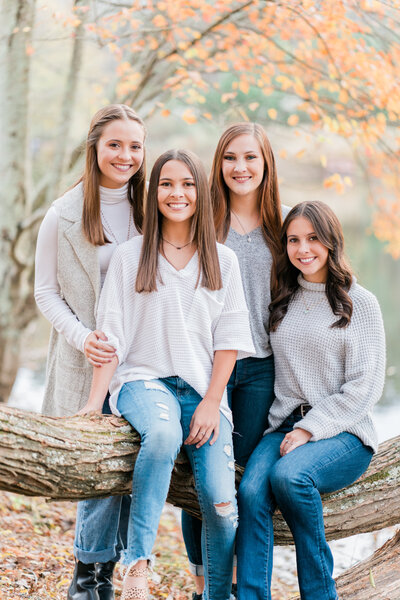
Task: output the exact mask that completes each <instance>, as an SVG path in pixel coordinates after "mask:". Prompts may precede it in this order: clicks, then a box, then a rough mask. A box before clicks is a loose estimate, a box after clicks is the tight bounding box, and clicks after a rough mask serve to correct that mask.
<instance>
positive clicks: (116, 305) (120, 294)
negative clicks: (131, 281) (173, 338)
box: [96, 248, 134, 364]
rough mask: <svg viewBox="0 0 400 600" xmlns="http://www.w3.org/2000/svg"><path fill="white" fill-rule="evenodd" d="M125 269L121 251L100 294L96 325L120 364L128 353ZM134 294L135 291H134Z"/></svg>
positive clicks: (113, 259)
mask: <svg viewBox="0 0 400 600" xmlns="http://www.w3.org/2000/svg"><path fill="white" fill-rule="evenodd" d="M124 288H125V285H124V269H123V261H122V256H121V252H120V249H119V248H117V249H116V250H115V251H114V254H113V256H112V258H111V262H110V266H109V267H108V270H107V275H106V278H105V281H104V285H103V288H102V290H101V294H100V300H99V305H98V309H97V318H96V325H97V328H98V329H101V331H103V332H104V333H105V334H106V336H107V339H108V342H107V343H109V344H111V346H113V347H114V348H115V351H116V354H117V357H118V362H119V364H121V363H122V362H124V360H125V357H126V352H127V345H126V337H125V326H124V322H125V314H124V294H125V290H124ZM131 293H132V294H134V289H132V292H131Z"/></svg>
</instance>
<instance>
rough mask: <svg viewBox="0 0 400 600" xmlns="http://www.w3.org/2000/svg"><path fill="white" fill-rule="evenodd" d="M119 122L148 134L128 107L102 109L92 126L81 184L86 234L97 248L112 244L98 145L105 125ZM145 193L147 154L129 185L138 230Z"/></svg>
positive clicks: (141, 223)
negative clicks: (103, 214)
mask: <svg viewBox="0 0 400 600" xmlns="http://www.w3.org/2000/svg"><path fill="white" fill-rule="evenodd" d="M118 119H121V120H123V121H126V120H128V119H130V120H132V121H136V122H137V123H139V125H141V127H143V131H144V134H146V128H145V126H144V123H143V121H142V119H141V118H140V117H139V116H138V115H137V114H136V113H135V111H134V110H133V108H131V107H130V106H127V105H126V104H109V105H108V106H105V107H104V108H101V109H100V110H98V111H97V113H96V114H95V115H94V117H93V119H92V121H91V123H90V128H89V132H88V135H87V139H86V161H85V169H84V171H83V175H82V177H81V179H80V180H79V181H82V182H83V212H82V227H83V232H84V234H85V236H86V238H87V239H88V240H89V242H90V243H91V244H93V245H94V246H103V245H104V244H107V243H108V241H109V240H107V238H106V236H105V235H104V231H103V225H102V222H101V214H100V192H99V185H100V169H99V165H98V162H97V143H98V141H99V139H100V137H101V135H102V133H103V131H104V128H105V126H106V125H108V123H110V122H111V121H115V120H118ZM145 194H146V163H145V155H143V162H142V164H141V166H140V169H139V170H138V171H136V173H135V174H134V175H132V177H131V178H130V180H129V183H128V200H129V202H130V204H131V206H132V208H133V220H134V223H135V227H136V229H137V230H138V231H141V230H142V225H143V212H144V200H145Z"/></svg>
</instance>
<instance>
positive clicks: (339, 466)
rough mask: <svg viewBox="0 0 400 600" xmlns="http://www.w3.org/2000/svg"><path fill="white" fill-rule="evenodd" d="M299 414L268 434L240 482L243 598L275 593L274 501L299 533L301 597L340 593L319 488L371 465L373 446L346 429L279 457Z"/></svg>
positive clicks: (323, 598)
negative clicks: (273, 587)
mask: <svg viewBox="0 0 400 600" xmlns="http://www.w3.org/2000/svg"><path fill="white" fill-rule="evenodd" d="M300 418H301V417H295V416H293V415H290V416H289V417H288V418H287V419H286V421H285V422H284V423H283V424H282V426H281V427H280V428H279V429H278V430H277V431H275V432H273V433H270V434H268V435H266V436H264V437H263V438H262V440H261V441H260V443H259V444H258V446H257V448H256V449H255V450H254V452H253V454H252V455H251V457H250V460H249V462H248V463H247V467H246V470H245V472H244V475H243V478H242V481H241V484H240V486H239V492H238V501H239V514H240V525H239V529H238V535H237V542H236V550H237V556H238V596H239V599H240V600H271V575H272V555H273V545H274V534H273V525H272V515H273V513H274V511H275V508H276V506H278V507H279V509H280V511H281V513H282V515H283V517H284V519H285V521H286V522H287V524H288V525H289V528H290V530H291V532H292V535H293V539H294V543H295V547H296V559H297V573H298V579H299V587H300V594H301V599H302V600H337V593H336V589H335V582H334V580H333V578H332V572H333V558H332V553H331V551H330V549H329V546H328V544H327V542H326V539H325V531H324V519H323V513H322V501H321V496H320V494H321V493H328V492H333V491H336V490H339V489H341V488H343V487H346V486H348V485H350V484H351V483H353V482H354V481H355V480H356V479H358V478H359V477H360V476H361V475H362V473H364V471H365V470H366V469H367V468H368V465H369V463H370V461H371V458H372V450H371V448H369V447H368V446H364V444H363V443H362V442H361V440H359V439H358V438H357V437H356V436H354V435H352V434H350V433H346V432H343V433H340V434H338V435H336V436H334V437H333V438H329V439H325V440H319V441H317V442H308V443H307V444H304V445H303V446H299V447H298V448H296V449H295V450H293V451H292V452H289V454H287V455H285V456H282V457H281V456H280V452H279V447H280V444H281V442H282V440H283V438H284V437H285V434H286V433H288V432H289V431H292V429H293V426H294V424H295V423H296V422H297V421H298V420H299V419H300Z"/></svg>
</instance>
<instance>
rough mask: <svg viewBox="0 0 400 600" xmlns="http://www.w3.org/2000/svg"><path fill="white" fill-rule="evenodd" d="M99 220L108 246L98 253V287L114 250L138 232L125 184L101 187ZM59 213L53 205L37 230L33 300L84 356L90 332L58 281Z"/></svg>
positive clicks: (103, 278)
mask: <svg viewBox="0 0 400 600" xmlns="http://www.w3.org/2000/svg"><path fill="white" fill-rule="evenodd" d="M100 208H101V220H102V223H103V228H104V232H105V234H106V236H107V239H108V240H109V241H110V243H109V244H105V245H104V246H99V247H98V249H97V252H98V259H99V268H100V281H101V285H103V282H104V280H105V277H106V274H107V269H108V265H109V264H110V260H111V257H112V255H113V252H114V250H115V249H116V247H117V246H118V245H119V244H121V243H122V242H126V241H127V240H128V239H130V238H131V237H133V236H134V235H138V232H137V230H136V228H135V226H134V223H133V216H132V211H131V205H130V203H129V200H128V184H127V183H126V184H125V185H124V186H123V187H120V188H118V189H111V188H105V187H102V186H100ZM57 250H58V213H57V208H56V206H54V205H52V206H51V207H50V208H49V210H48V211H47V213H46V215H45V217H44V219H43V221H42V224H41V226H40V229H39V234H38V239H37V246H36V257H35V300H36V303H37V305H38V307H39V309H40V310H41V312H42V313H43V315H44V316H45V317H46V319H48V320H49V321H50V323H51V324H52V325H53V327H54V328H55V329H56V331H58V332H59V333H61V334H63V335H64V336H65V338H66V339H67V341H68V343H69V344H71V345H72V346H73V347H74V348H77V349H78V350H80V351H81V352H83V348H84V343H85V340H86V338H87V336H88V335H89V334H90V333H91V330H90V329H88V328H87V327H85V326H84V325H83V324H82V323H81V322H80V321H79V320H78V319H77V318H76V315H75V314H74V313H73V312H72V311H71V309H70V308H69V306H68V304H67V303H66V302H65V300H64V299H63V297H62V295H61V290H60V286H59V283H58V278H57Z"/></svg>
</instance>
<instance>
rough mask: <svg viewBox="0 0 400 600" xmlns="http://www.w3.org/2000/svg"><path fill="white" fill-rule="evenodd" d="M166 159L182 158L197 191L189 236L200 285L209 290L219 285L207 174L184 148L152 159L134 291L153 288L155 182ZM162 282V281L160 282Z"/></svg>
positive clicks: (157, 222)
mask: <svg viewBox="0 0 400 600" xmlns="http://www.w3.org/2000/svg"><path fill="white" fill-rule="evenodd" d="M170 160H179V161H181V162H183V163H184V164H185V165H186V166H187V167H188V169H189V171H190V172H191V174H192V176H193V179H194V182H195V186H196V192H197V198H196V210H195V213H194V215H193V217H192V222H191V233H190V239H191V241H192V242H194V243H195V244H196V246H197V252H198V256H199V277H198V280H197V283H198V282H199V281H200V277H201V285H202V286H203V287H206V288H208V289H210V290H219V289H221V287H222V277H221V269H220V265H219V260H218V252H217V245H216V237H215V229H214V222H213V214H212V206H211V199H210V190H209V187H208V181H207V175H206V172H205V170H204V166H203V164H202V163H201V161H200V159H199V158H198V157H197V156H196V155H195V154H194V153H193V152H189V151H188V150H168V151H167V152H164V154H162V155H161V156H160V157H159V158H158V159H157V160H156V162H155V163H154V166H153V169H152V171H151V174H150V182H149V189H148V194H147V202H146V212H145V216H144V221H143V244H142V250H141V254H140V260H139V267H138V273H137V277H136V286H135V289H136V291H137V292H154V291H156V290H157V278H158V279H159V281H160V282H161V280H160V278H159V273H158V254H159V250H160V248H161V242H162V219H163V217H162V214H161V213H160V211H159V210H158V184H159V180H160V173H161V169H162V168H163V166H164V165H165V163H167V162H168V161H170ZM161 283H162V282H161Z"/></svg>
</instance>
